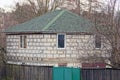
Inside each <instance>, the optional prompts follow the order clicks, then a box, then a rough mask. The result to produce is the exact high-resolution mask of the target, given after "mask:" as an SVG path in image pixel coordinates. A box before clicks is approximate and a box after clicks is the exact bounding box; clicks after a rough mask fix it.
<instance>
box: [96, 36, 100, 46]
mask: <svg viewBox="0 0 120 80" xmlns="http://www.w3.org/2000/svg"><path fill="white" fill-rule="evenodd" d="M95 47H96V48H101V36H99V35H96V36H95Z"/></svg>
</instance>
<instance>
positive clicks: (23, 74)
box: [6, 65, 52, 80]
mask: <svg viewBox="0 0 120 80" xmlns="http://www.w3.org/2000/svg"><path fill="white" fill-rule="evenodd" d="M6 75H7V77H6V78H8V79H9V80H52V67H46V66H26V65H19V66H18V65H6Z"/></svg>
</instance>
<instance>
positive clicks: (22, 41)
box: [20, 36, 27, 48]
mask: <svg viewBox="0 0 120 80" xmlns="http://www.w3.org/2000/svg"><path fill="white" fill-rule="evenodd" d="M26 40H27V37H26V36H20V47H21V48H26V46H27V41H26Z"/></svg>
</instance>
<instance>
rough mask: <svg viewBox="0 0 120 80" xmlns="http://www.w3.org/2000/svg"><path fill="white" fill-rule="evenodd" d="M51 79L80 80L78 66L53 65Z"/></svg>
mask: <svg viewBox="0 0 120 80" xmlns="http://www.w3.org/2000/svg"><path fill="white" fill-rule="evenodd" d="M52 80H80V68H69V67H53V77H52Z"/></svg>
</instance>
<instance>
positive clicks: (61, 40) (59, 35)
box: [57, 34, 65, 48]
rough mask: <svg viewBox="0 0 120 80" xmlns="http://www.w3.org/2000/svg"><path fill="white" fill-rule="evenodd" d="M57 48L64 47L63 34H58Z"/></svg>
mask: <svg viewBox="0 0 120 80" xmlns="http://www.w3.org/2000/svg"><path fill="white" fill-rule="evenodd" d="M57 44H58V48H65V34H58V40H57Z"/></svg>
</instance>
